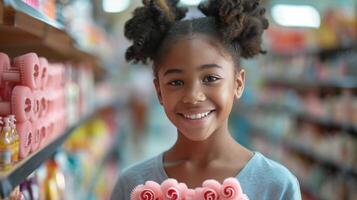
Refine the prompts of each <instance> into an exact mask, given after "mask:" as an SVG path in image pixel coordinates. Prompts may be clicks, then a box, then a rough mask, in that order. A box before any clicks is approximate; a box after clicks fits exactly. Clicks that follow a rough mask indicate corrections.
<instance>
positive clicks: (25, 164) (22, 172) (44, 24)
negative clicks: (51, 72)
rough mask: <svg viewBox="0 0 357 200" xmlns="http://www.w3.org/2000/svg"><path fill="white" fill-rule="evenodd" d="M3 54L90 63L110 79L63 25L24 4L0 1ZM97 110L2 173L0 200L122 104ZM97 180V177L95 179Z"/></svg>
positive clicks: (99, 105) (17, 0) (16, 0)
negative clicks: (102, 114)
mask: <svg viewBox="0 0 357 200" xmlns="http://www.w3.org/2000/svg"><path fill="white" fill-rule="evenodd" d="M0 52H5V53H6V54H7V55H9V57H12V58H13V57H16V56H19V55H22V54H25V53H28V52H35V53H37V54H38V55H39V56H43V57H46V58H47V59H48V60H49V61H50V62H63V61H65V62H72V63H88V64H89V66H90V67H92V69H93V73H94V75H95V79H96V80H100V79H102V78H103V77H104V76H105V75H106V69H105V67H104V66H103V65H102V63H101V61H100V59H99V58H98V57H97V56H96V55H93V54H91V53H90V52H87V51H85V50H83V49H81V48H80V47H79V46H78V45H76V42H75V41H74V40H73V39H72V38H71V36H70V35H69V34H68V33H67V32H66V30H65V28H64V26H63V25H62V24H60V23H59V22H57V21H55V20H52V19H50V18H48V17H47V16H45V15H44V14H42V13H41V12H39V11H38V10H36V9H34V8H32V7H31V6H29V5H27V4H25V3H24V2H22V1H21V0H0ZM93 89H94V88H93ZM94 106H95V109H91V112H90V113H88V114H87V115H85V116H83V117H81V119H80V120H78V121H77V122H76V123H75V124H74V125H72V126H70V127H68V128H67V130H66V131H65V132H64V133H62V134H60V135H59V136H58V137H57V138H56V139H54V140H53V141H51V142H50V143H49V144H47V145H46V146H45V147H43V148H42V149H40V150H38V151H36V152H34V153H32V155H30V156H29V157H27V158H25V159H23V160H21V161H20V162H18V163H16V164H15V165H14V166H12V168H11V169H10V170H8V171H3V172H0V197H1V198H6V197H8V195H9V194H10V193H11V192H12V190H13V189H14V188H15V187H16V186H18V185H19V184H20V183H21V182H23V181H24V180H25V179H26V178H27V177H28V176H29V175H30V174H31V173H33V172H34V171H35V170H36V169H37V168H38V167H39V166H41V165H42V164H43V163H45V162H46V161H47V160H48V159H50V158H51V157H52V155H53V154H54V153H55V152H56V151H57V150H58V149H59V148H60V147H61V146H62V144H63V143H64V142H65V141H66V140H67V138H68V137H69V136H70V135H71V134H72V132H73V131H74V130H75V129H76V128H78V127H80V126H81V125H82V124H83V123H85V122H87V121H88V120H89V119H91V118H92V117H94V116H95V115H96V114H97V113H98V112H99V111H101V110H103V109H104V108H108V107H110V108H113V107H115V108H117V107H118V106H119V103H118V102H114V100H111V101H109V102H98V103H97V104H96V105H94ZM113 141H115V140H113ZM113 145H114V144H113ZM109 151H112V148H108V149H107V151H105V152H104V154H107V153H109ZM103 156H104V155H103ZM104 161H105V160H103V162H104ZM103 164H104V163H103ZM98 170H99V169H98ZM95 176H96V175H93V179H94V178H95Z"/></svg>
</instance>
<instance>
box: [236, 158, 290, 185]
mask: <svg viewBox="0 0 357 200" xmlns="http://www.w3.org/2000/svg"><path fill="white" fill-rule="evenodd" d="M254 174H255V175H256V177H259V179H260V180H261V179H262V178H263V179H270V178H272V179H274V180H277V179H278V181H284V180H285V181H289V179H296V177H295V175H294V174H293V173H292V172H291V171H290V170H289V169H288V168H286V167H285V166H284V165H282V164H280V163H278V162H276V161H274V160H272V159H270V158H267V157H266V156H264V155H263V154H261V153H260V152H255V153H254V156H253V157H252V159H251V160H250V161H249V162H248V163H247V165H246V166H245V167H244V168H243V170H242V172H241V173H240V174H239V176H243V177H244V176H251V175H254ZM279 177H281V178H282V179H281V180H279Z"/></svg>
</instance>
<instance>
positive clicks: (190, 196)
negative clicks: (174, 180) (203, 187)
mask: <svg viewBox="0 0 357 200" xmlns="http://www.w3.org/2000/svg"><path fill="white" fill-rule="evenodd" d="M195 192H196V191H195V190H193V189H187V191H186V196H185V200H195V199H194V198H195Z"/></svg>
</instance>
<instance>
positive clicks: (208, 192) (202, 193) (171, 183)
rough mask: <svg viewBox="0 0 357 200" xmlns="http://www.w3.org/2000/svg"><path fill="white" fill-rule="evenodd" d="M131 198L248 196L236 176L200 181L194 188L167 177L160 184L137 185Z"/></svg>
mask: <svg viewBox="0 0 357 200" xmlns="http://www.w3.org/2000/svg"><path fill="white" fill-rule="evenodd" d="M131 199H132V200H144V199H157V200H163V199H187V200H210V199H227V200H228V199H232V200H233V199H237V200H248V197H247V196H246V195H245V194H244V193H243V192H242V189H241V187H240V184H239V182H238V180H237V179H236V178H227V179H225V180H224V181H223V183H222V184H220V183H219V182H218V181H216V180H212V179H210V180H206V181H204V182H203V183H202V187H198V188H195V189H191V188H187V186H186V184H185V183H178V182H177V180H175V179H167V180H165V181H163V182H162V183H161V185H160V184H158V183H156V182H154V181H147V182H146V183H145V185H138V186H137V187H136V188H135V189H134V190H133V192H132V193H131Z"/></svg>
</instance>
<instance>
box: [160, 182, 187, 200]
mask: <svg viewBox="0 0 357 200" xmlns="http://www.w3.org/2000/svg"><path fill="white" fill-rule="evenodd" d="M183 187H184V186H179V183H178V182H177V181H176V180H175V179H171V178H170V179H166V180H165V181H164V182H163V183H162V184H161V190H162V193H163V195H164V199H165V200H181V199H183V198H184V195H183V192H184V191H182V190H183V189H184V188H183ZM186 188H187V187H186Z"/></svg>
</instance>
